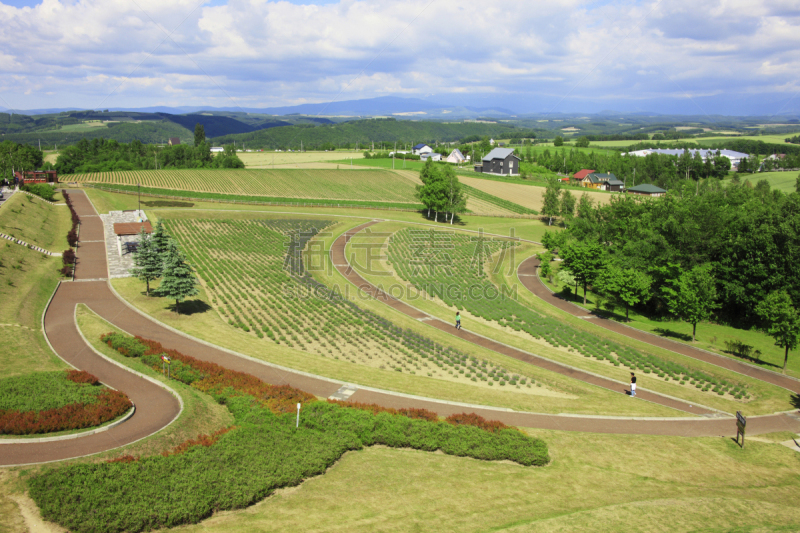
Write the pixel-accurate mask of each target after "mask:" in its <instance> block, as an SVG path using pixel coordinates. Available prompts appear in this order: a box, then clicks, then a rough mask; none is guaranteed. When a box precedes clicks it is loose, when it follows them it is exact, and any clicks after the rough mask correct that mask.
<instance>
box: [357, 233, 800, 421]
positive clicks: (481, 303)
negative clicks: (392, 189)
mask: <svg viewBox="0 0 800 533" xmlns="http://www.w3.org/2000/svg"><path fill="white" fill-rule="evenodd" d="M372 229H373V231H375V232H380V233H379V235H383V239H384V241H385V239H386V237H385V235H386V233H387V232H389V233H393V236H392V240H391V242H390V243H389V245H388V251H387V254H388V257H387V260H386V262H385V263H384V262H381V263H377V262H376V264H374V265H373V266H372V271H371V273H370V272H367V271H365V269H364V268H363V267H361V266H357V267H356V268H357V270H358V271H359V273H361V274H362V276H365V277H366V278H367V279H369V280H370V281H371V282H372V283H373V284H379V283H382V284H383V285H384V286H390V285H392V283H393V280H395V279H396V280H397V281H399V282H400V283H399V284H400V286H401V287H405V291H404V293H403V294H405V296H403V298H404V299H406V300H407V301H408V303H410V304H411V305H413V306H415V307H417V308H420V309H422V310H424V311H425V312H428V313H431V314H433V315H435V316H438V317H439V318H441V319H443V320H448V321H449V320H451V319H452V317H453V315H454V314H455V312H456V311H457V310H460V311H461V313H462V315H463V316H464V319H465V323H466V324H467V325H466V326H465V327H466V328H469V330H470V331H474V332H476V333H479V334H481V335H484V336H487V337H490V338H495V339H496V340H500V341H501V342H504V343H506V344H510V345H512V346H515V347H518V348H521V349H523V350H527V351H530V352H532V353H535V354H538V355H542V356H545V357H547V358H549V359H552V360H555V361H559V362H562V363H564V364H567V365H570V366H575V367H578V368H582V369H584V370H588V371H590V372H593V373H596V374H601V375H606V376H609V377H611V378H612V379H618V380H624V379H625V378H626V376H627V375H628V374H629V372H630V370H631V369H634V370H635V369H636V368H637V367H638V368H639V371H638V372H639V374H640V375H644V376H645V377H646V379H647V383H648V385H647V386H648V387H649V388H651V389H653V390H657V391H659V392H662V393H665V394H668V395H671V396H676V397H681V398H685V399H691V400H693V401H695V402H697V403H698V404H701V405H707V406H713V407H715V408H717V409H721V410H723V411H726V412H733V411H735V410H736V409H740V408H741V406H742V405H743V404H745V403H746V404H747V408H748V410H749V411H750V412H762V413H769V412H774V411H776V410H782V409H785V408H787V406H788V405H789V404H788V403H787V397H786V394H785V391H783V390H782V389H778V388H775V387H772V386H765V385H764V384H763V383H761V382H758V381H752V380H750V379H749V378H744V379H742V377H741V376H739V375H738V374H735V373H730V372H728V371H725V370H720V369H718V368H716V367H713V366H712V365H707V364H705V363H702V362H698V361H695V360H692V359H688V358H684V357H682V356H677V355H676V354H673V353H672V352H668V351H661V350H659V349H657V348H654V347H652V346H650V345H647V344H644V343H636V342H635V341H633V342H632V341H631V340H630V339H627V338H625V337H621V336H616V335H613V334H612V335H608V334H607V332H605V331H603V330H599V329H594V326H592V325H591V324H589V323H587V322H586V321H581V320H579V319H575V320H570V319H568V318H566V317H565V316H563V314H560V312H554V311H555V310H554V309H553V308H551V307H550V306H547V305H546V304H544V303H542V302H541V301H536V300H535V299H534V297H533V296H532V295H529V294H528V293H527V291H525V289H523V288H520V287H518V286H517V282H516V274H515V273H514V271H513V269H511V266H510V265H511V264H515V263H514V262H515V261H521V260H522V259H523V258H525V257H528V256H529V255H530V253H531V252H530V248H529V245H523V247H528V251H524V252H523V251H520V252H518V253H517V252H515V248H511V249H510V250H509V252H510V253H508V252H506V253H505V254H503V255H500V256H495V257H493V258H492V260H491V264H492V268H491V269H486V272H485V274H487V275H488V276H489V278H486V277H481V276H479V275H477V274H476V273H475V272H473V271H472V268H473V267H472V264H473V262H474V260H475V257H476V254H478V253H479V252H478V251H477V247H478V246H479V245H478V244H476V242H480V237H479V236H476V235H474V234H472V235H470V234H460V233H458V232H456V233H455V234H450V235H447V232H435V233H437V234H438V233H442V237H441V240H440V242H438V243H437V246H438V247H439V248H440V252H439V253H438V254H435V256H436V257H437V259H438V261H439V263H436V262H434V263H433V264H432V265H429V266H427V267H426V266H425V261H424V260H425V259H426V258H428V257H429V256H430V255H431V253H430V252H425V251H424V250H425V248H424V247H423V244H424V239H411V241H412V243H413V242H414V241H415V240H422V241H423V242H422V243H413V244H409V243H408V240H409V239H408V238H406V237H408V236H405V237H404V236H403V235H402V234H403V233H404V232H406V231H409V232H410V231H413V230H411V229H408V230H406V229H400V231H397V230H398V229H399V225H397V224H390V223H382V224H379V225H376V226H373V227H372ZM395 232H396V233H395ZM422 233H429V231H424V232H420V234H422ZM435 238H436V239H439V237H435ZM377 240H379V238H378V237H372V238H370V237H369V236H366V235H363V236H362V235H356V236H354V237H353V238H352V239H351V244H350V245H349V248H348V257H349V255H350V254H355V259H356V263H354V264H356V265H364V264H365V259H364V257H363V256H359V255H358V248H357V247H356V243H357V244H358V247H362V246H364V241H371V242H372V243H373V244H375V242H376V241H377ZM459 243H461V244H459ZM384 244H385V243H384ZM448 246H449V249H448V248H447V247H448ZM398 247H399V248H400V250H401V251H399V252H396V254H403V253H406V254H407V253H408V252H407V251H406V252H403V251H402V249H403V248H405V249H406V250H407V249H408V248H411V249H412V251H413V253H414V254H416V256H417V257H418V259H419V260H418V261H411V262H406V261H404V260H403V259H402V255H401V257H400V258H398V256H397V255H394V256H393V253H392V250H393V248H394V249H397V248H398ZM470 247H471V248H472V250H469V248H470ZM464 248H467V250H466V252H465V251H464ZM421 249H422V251H420V250H421ZM487 253H488V250H487ZM459 256H460V257H459ZM443 263H444V264H451V265H452V266H451V267H450V268H449V269H448V268H447V267H444V271H443V270H442V264H443ZM420 266H422V268H420ZM434 267H435V268H434ZM378 269H380V271H377V270H378ZM432 270H435V275H432V274H431V271H432ZM509 271H510V272H512V273H508V272H509ZM409 272H410V274H409ZM392 273H394V275H392ZM385 276H391V277H389V278H387V277H385ZM456 280H459V281H456ZM490 280H491V281H490ZM408 283H412V284H413V287H409V286H408ZM502 285H505V286H506V292H505V294H510V295H511V296H510V297H505V298H503V297H502V296H499V297H498V296H497V295H498V292H499V291H498V290H497V289H494V290H493V291H494V292H493V294H495V297H493V298H492V297H489V298H487V297H486V296H484V295H486V294H492V289H491V288H490V287H497V286H502ZM515 287H516V291H515ZM433 289H436V290H435V291H434V290H433ZM445 289H446V290H445ZM415 293H420V294H422V295H423V296H420V297H414V298H413V301H412V300H410V299H409V298H411V295H413V294H415ZM473 293H475V294H477V295H478V296H477V297H474V296H473ZM501 294H502V293H501ZM434 295H435V298H433V297H432V296H434ZM532 303H533V305H532ZM537 303H538V304H539V305H538V306H537V305H536V304H537ZM506 317H511V318H508V319H506ZM538 328H543V329H541V330H540V331H537V329H538ZM542 332H546V334H543V333H542ZM564 334H566V335H567V337H569V336H570V335H572V336H573V337H572V339H573V340H571V341H567V342H565V341H564V339H563V338H562V340H559V335H561V336H562V337H563V335H564ZM575 340H577V341H578V343H583V342H586V343H587V344H586V345H585V347H576V346H575ZM596 343H599V344H597V345H598V346H601V345H602V348H600V349H599V350H595V349H594V348H592V346H594V345H595V344H596ZM616 346H618V347H616ZM610 359H613V361H611V360H610ZM595 360H597V361H599V363H598V362H595ZM626 360H627V361H626ZM637 361H640V362H637ZM678 368H682V369H685V370H689V373H688V374H681V375H677V374H676V373H675V372H676V370H677V369H678ZM670 369H671V370H670ZM695 372H698V373H700V374H704V375H706V376H707V378H700V379H699V380H698V379H697V378H698V377H699V375H700V374H695V375H694V377H692V374H694V373H695ZM678 374H680V372H678ZM723 381H726V382H729V383H733V382H736V383H738V385H737V386H738V387H744V388H746V389H747V390H748V392H747V393H744V394H743V395H740V394H739V393H737V392H734V393H733V394H728V393H723V394H719V393H720V392H722V389H723V388H724V386H718V385H715V384H714V383H715V382H716V383H719V384H722V382H723ZM692 382H694V383H692ZM706 385H708V386H706ZM714 389H716V390H714ZM741 390H744V389H741ZM740 392H741V391H740ZM751 393H752V396H751V398H750V399H747V398H746V395H747V394H751ZM737 395H738V396H740V399H737V398H736V396H737Z"/></svg>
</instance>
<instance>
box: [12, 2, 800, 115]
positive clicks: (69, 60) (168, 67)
mask: <svg viewBox="0 0 800 533" xmlns="http://www.w3.org/2000/svg"><path fill="white" fill-rule="evenodd" d="M0 2H2V0H0ZM139 6H140V7H141V9H140V7H139ZM594 6H595V4H594V3H593V2H590V1H588V0H586V1H582V0H554V1H551V2H546V3H541V2H536V3H531V2H525V1H522V0H508V1H507V2H503V3H499V4H487V3H485V2H477V1H475V0H462V1H459V2H456V1H454V0H436V1H434V2H432V3H429V0H408V1H405V2H399V1H397V0H388V1H385V2H367V1H358V0H341V1H340V2H339V3H335V4H325V5H296V4H293V3H290V2H285V1H280V2H269V1H266V0H229V1H228V3H227V4H226V5H221V6H208V5H202V6H199V7H198V4H197V3H196V2H195V1H194V0H191V1H190V0H175V1H167V2H165V1H163V0H137V2H130V1H129V0H80V1H68V0H64V1H59V0H44V1H43V3H42V4H40V5H38V6H36V7H35V8H21V9H16V8H12V7H8V6H5V5H3V4H1V3H0V18H2V20H4V31H3V32H2V33H1V34H0V50H2V52H0V69H2V71H3V72H5V73H6V74H7V78H6V79H5V80H4V84H5V85H4V87H3V89H2V90H1V92H0V96H2V97H3V98H4V99H5V100H6V101H9V102H10V103H11V105H14V106H15V107H20V108H26V107H41V106H44V105H47V106H48V107H55V106H76V107H87V108H91V107H95V106H96V105H98V104H97V103H96V102H99V101H101V100H103V101H104V103H103V105H104V106H105V107H122V106H135V105H150V104H151V103H153V102H155V101H162V100H165V99H166V100H169V99H173V98H176V95H179V96H180V97H181V98H184V99H191V100H193V101H194V102H195V103H198V104H208V105H232V103H231V101H230V99H229V96H230V97H232V98H235V99H236V101H237V102H248V105H251V106H258V105H284V104H287V103H292V102H300V101H325V100H329V99H331V98H333V97H335V96H336V95H337V94H339V93H340V91H344V92H343V93H342V94H341V96H340V99H346V98H365V97H372V96H381V95H386V94H396V95H410V96H423V95H428V94H435V95H438V96H439V97H438V98H437V99H438V100H439V101H446V99H447V98H448V95H451V96H452V97H453V99H454V102H456V105H459V102H467V101H468V100H469V98H470V97H471V96H474V97H475V98H477V97H479V96H486V95H504V97H506V98H509V99H510V101H513V100H514V99H515V98H516V100H517V101H520V102H522V101H528V100H535V99H536V98H537V97H539V96H541V97H553V98H563V96H564V95H565V94H569V98H570V99H572V100H575V101H580V100H581V99H583V100H586V101H589V100H594V101H600V100H608V99H614V98H617V99H619V100H621V101H624V100H626V99H640V98H650V99H658V98H660V97H663V98H676V97H679V96H680V95H684V94H689V95H695V94H696V95H711V94H717V93H718V91H724V92H727V93H731V94H757V93H759V92H762V93H770V92H783V91H785V90H786V89H785V87H787V86H794V85H793V84H794V77H793V76H796V74H795V73H796V72H798V71H800V69H799V67H800V52H798V50H800V31H798V30H800V9H798V7H797V5H796V3H795V2H790V1H785V0H780V1H776V2H770V3H764V2H759V1H756V0H714V1H711V2H697V1H696V0H692V1H690V0H670V1H669V2H664V1H661V2H655V1H652V0H648V1H644V2H636V3H631V2H629V1H625V0H618V1H612V2H611V3H606V4H603V5H601V6H599V7H594ZM743 14H746V15H743ZM168 34H171V35H169V36H168ZM362 71H363V74H361V73H362ZM8 75H10V76H11V77H8ZM15 76H17V77H15ZM212 78H213V79H212ZM54 86H55V87H58V89H57V90H56V94H55V95H52V94H47V93H48V92H52V91H53V88H54ZM118 87H119V89H117V88H118ZM112 91H114V92H113V94H112V96H110V97H108V95H109V93H112ZM739 112H741V110H740V111H739Z"/></svg>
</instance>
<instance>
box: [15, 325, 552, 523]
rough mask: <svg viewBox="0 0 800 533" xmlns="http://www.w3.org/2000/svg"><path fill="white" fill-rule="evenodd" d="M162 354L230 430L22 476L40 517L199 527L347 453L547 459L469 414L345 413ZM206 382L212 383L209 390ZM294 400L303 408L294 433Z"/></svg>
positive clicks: (148, 353)
mask: <svg viewBox="0 0 800 533" xmlns="http://www.w3.org/2000/svg"><path fill="white" fill-rule="evenodd" d="M103 338H104V339H106V340H109V339H110V337H109V336H104V337H103ZM117 340H118V341H119V339H117ZM122 340H123V341H124V340H125V339H122ZM134 342H138V343H140V344H141V345H142V346H143V347H144V349H136V350H135V351H136V352H137V353H139V352H143V353H144V355H143V356H142V357H143V358H145V359H146V360H147V358H148V357H149V358H151V359H150V360H149V361H151V362H157V361H158V359H159V355H160V352H161V351H162V350H163V347H162V346H161V345H159V344H158V343H155V342H152V341H146V340H144V339H139V338H137V339H136V340H135V341H134ZM129 344H130V343H129ZM166 352H167V353H169V354H170V355H171V356H172V358H173V361H177V362H180V363H181V364H183V365H184V366H185V367H186V369H185V370H186V372H185V373H183V374H176V377H177V378H178V379H181V376H192V377H193V378H198V379H194V380H193V381H192V382H191V384H192V386H193V387H197V388H200V389H201V390H202V389H204V388H207V390H208V391H209V392H211V393H212V394H213V395H214V396H215V397H216V398H217V400H218V401H220V402H221V403H224V404H225V405H226V406H228V408H229V409H230V410H231V412H232V413H233V415H234V417H235V420H236V426H235V427H233V428H226V429H225V430H222V431H219V432H216V433H215V434H214V435H211V436H208V435H202V436H200V437H198V438H197V439H191V440H190V441H187V442H186V443H184V444H182V445H180V446H178V447H176V448H174V449H172V450H170V451H168V452H165V453H164V454H161V455H156V456H152V457H144V458H136V457H131V456H122V457H119V458H117V459H116V460H112V461H107V462H104V463H94V464H76V465H71V466H66V467H54V468H49V469H46V470H43V471H42V472H40V473H38V474H36V475H34V476H33V477H31V478H30V479H29V481H28V483H29V488H30V496H31V498H33V499H34V501H35V502H36V504H37V505H38V506H39V508H40V510H41V512H42V516H43V518H45V519H47V520H51V521H54V522H57V523H59V524H60V525H62V526H63V527H65V528H67V529H69V530H70V531H78V532H89V531H91V532H109V533H110V532H118V531H131V532H138V531H149V530H152V529H158V528H163V527H175V526H178V525H181V524H190V523H197V522H199V521H201V520H202V519H204V518H207V517H209V516H211V514H212V513H213V512H216V511H221V510H228V509H241V508H243V507H246V506H249V505H252V504H254V503H256V502H258V501H260V500H262V499H264V498H265V497H267V496H268V495H270V494H271V493H272V492H273V491H274V490H275V489H278V488H281V487H290V486H295V485H299V484H300V483H302V482H303V481H304V480H305V479H307V478H309V477H311V476H316V475H321V474H324V473H325V471H326V470H327V469H328V468H329V467H330V466H331V465H332V464H333V463H334V462H336V461H337V460H338V459H339V458H340V457H341V456H342V454H343V453H345V452H346V451H349V450H359V449H361V448H363V447H364V446H372V445H375V444H382V445H384V446H390V447H397V448H401V447H402V448H415V449H419V450H426V451H435V450H441V451H442V452H444V453H447V454H449V455H456V456H462V457H472V458H475V459H481V460H490V461H496V460H510V461H514V462H517V463H519V464H521V465H525V466H542V465H545V464H547V463H548V462H549V460H550V458H549V454H548V449H547V445H546V444H545V443H544V442H543V441H541V440H539V439H536V438H531V437H528V436H527V435H525V434H524V433H522V432H520V431H517V430H516V429H511V428H507V427H505V426H504V425H503V424H500V423H498V422H492V421H486V420H484V419H482V418H481V417H478V416H476V415H474V414H463V415H457V416H453V417H450V418H448V420H447V421H445V422H439V421H438V420H436V419H435V418H434V417H435V415H433V414H432V413H427V412H426V413H421V412H420V411H421V410H409V413H408V414H410V415H411V416H414V417H415V418H411V417H409V416H405V414H404V413H402V410H401V412H377V413H376V412H374V411H373V410H371V409H365V408H364V406H359V405H357V406H354V407H356V408H346V407H345V406H344V405H335V404H331V403H328V402H321V401H316V400H315V398H314V397H313V396H311V395H309V394H306V393H304V392H302V391H299V390H297V389H293V388H291V387H288V386H282V387H276V386H272V385H269V384H266V383H263V382H261V381H260V380H258V379H257V378H255V377H253V376H250V375H249V374H244V373H241V372H235V371H231V370H227V369H225V368H223V367H221V366H219V365H216V364H214V363H208V362H203V361H199V360H197V359H194V358H193V357H191V356H187V355H184V354H181V353H179V352H176V351H174V350H166ZM146 362H147V361H146ZM209 382H213V383H214V385H213V386H211V387H206V385H207V384H208V383H209ZM204 383H206V385H204ZM297 401H300V402H301V403H302V410H301V415H300V425H299V427H298V428H295V415H294V413H293V411H294V405H295V402H297ZM345 405H346V404H345ZM287 410H288V411H289V412H288V413H287V412H286V411H287ZM465 466H466V467H468V465H465Z"/></svg>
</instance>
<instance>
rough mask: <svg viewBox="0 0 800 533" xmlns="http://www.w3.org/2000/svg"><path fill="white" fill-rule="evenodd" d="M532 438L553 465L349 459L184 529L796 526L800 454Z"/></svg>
mask: <svg viewBox="0 0 800 533" xmlns="http://www.w3.org/2000/svg"><path fill="white" fill-rule="evenodd" d="M530 432H531V433H532V434H534V435H535V436H537V437H541V438H543V439H545V440H546V442H547V443H548V446H549V447H550V450H551V454H552V457H553V463H552V464H551V465H550V466H547V467H545V468H524V467H519V466H517V465H513V464H510V463H509V464H506V463H503V464H499V463H490V462H482V461H475V460H472V459H464V458H458V457H450V456H445V455H440V454H427V453H425V452H419V451H414V450H392V449H387V448H380V447H373V448H367V449H365V450H363V451H359V452H352V453H348V454H346V455H345V456H344V457H343V458H342V459H341V460H340V461H339V462H338V463H337V464H335V465H334V466H333V467H332V468H330V469H329V470H328V472H326V474H325V475H324V476H320V477H316V478H313V479H310V480H308V481H306V482H305V483H303V485H301V486H300V487H298V488H294V489H286V490H283V491H279V492H278V493H277V494H275V495H274V496H272V497H270V498H267V499H266V500H264V501H263V502H261V503H258V504H256V505H254V506H253V507H250V508H248V509H245V510H242V511H233V512H225V513H220V514H219V515H216V516H214V517H212V518H210V519H209V520H206V521H204V522H203V523H201V524H198V525H196V526H189V527H187V528H185V530H187V531H206V532H216V531H220V532H221V531H232V530H235V531H241V532H243V533H247V532H251V531H275V532H278V531H294V530H308V529H310V528H312V527H313V529H314V531H320V532H343V531H347V532H370V533H371V532H373V531H383V532H395V531H396V532H401V531H402V532H406V531H452V532H474V531H514V532H523V531H525V532H527V531H544V532H555V531H560V532H565V531H598V532H606V531H608V532H613V531H630V530H632V529H635V530H636V531H643V532H662V531H697V530H702V531H730V530H736V531H792V530H796V529H797V527H798V526H800V510H798V508H797V506H796V493H797V490H798V488H800V482H799V481H798V477H797V469H798V466H800V464H799V463H798V454H796V453H795V452H792V451H791V450H788V449H786V448H783V447H782V446H779V445H776V444H762V443H748V444H747V447H746V448H745V449H744V450H739V449H738V447H737V446H736V445H735V444H734V443H733V442H732V441H730V440H728V439H710V438H709V439H687V438H676V437H649V436H610V435H590V434H581V433H566V432H558V431H540V430H531V431H530ZM621 449H624V450H625V452H624V453H620V450H621ZM698 458H702V460H701V461H698ZM365 473H369V475H365ZM576 495H579V497H576ZM784 528H785V529H784Z"/></svg>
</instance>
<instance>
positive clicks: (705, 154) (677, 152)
mask: <svg viewBox="0 0 800 533" xmlns="http://www.w3.org/2000/svg"><path fill="white" fill-rule="evenodd" d="M697 152H699V153H700V157H702V158H703V161H705V160H707V159H712V160H713V159H714V157H716V155H717V150H716V149H713V150H708V149H699V150H698V149H694V150H689V153H690V154H691V155H692V157H694V155H695V153H697ZM650 154H663V155H674V156H678V157H680V156H682V155H683V150H682V149H680V148H648V149H647V150H636V151H633V152H628V154H627V155H632V156H636V157H645V156H648V155H650ZM719 155H721V156H723V157H727V158H728V159H730V160H731V166H732V167H738V166H739V162H740V161H741V160H742V159H743V158H745V157H748V155H747V154H744V153H742V152H734V151H733V150H720V151H719Z"/></svg>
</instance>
